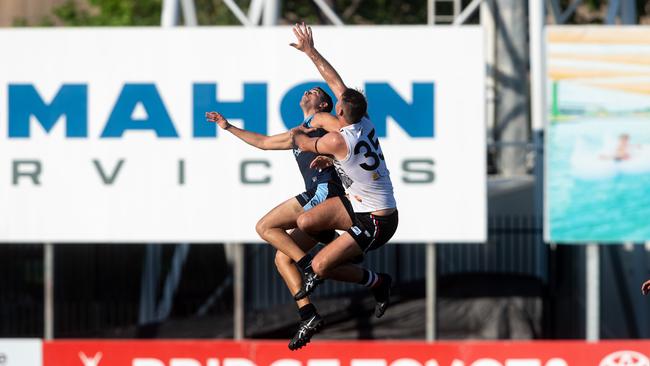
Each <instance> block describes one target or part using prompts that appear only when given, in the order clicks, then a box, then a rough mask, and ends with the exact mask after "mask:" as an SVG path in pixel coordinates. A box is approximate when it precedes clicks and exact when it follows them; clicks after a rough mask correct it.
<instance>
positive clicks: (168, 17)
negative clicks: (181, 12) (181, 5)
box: [160, 0, 178, 27]
mask: <svg viewBox="0 0 650 366" xmlns="http://www.w3.org/2000/svg"><path fill="white" fill-rule="evenodd" d="M176 24H178V0H163V7H162V13H161V15H160V25H161V26H163V27H173V26H175V25H176Z"/></svg>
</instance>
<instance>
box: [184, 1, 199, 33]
mask: <svg viewBox="0 0 650 366" xmlns="http://www.w3.org/2000/svg"><path fill="white" fill-rule="evenodd" d="M181 6H183V19H185V26H186V27H196V26H197V25H199V22H198V20H197V19H196V6H195V5H194V0H181Z"/></svg>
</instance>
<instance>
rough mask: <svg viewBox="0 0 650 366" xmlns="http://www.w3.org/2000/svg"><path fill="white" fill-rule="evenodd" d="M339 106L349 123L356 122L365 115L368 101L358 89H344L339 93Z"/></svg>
mask: <svg viewBox="0 0 650 366" xmlns="http://www.w3.org/2000/svg"><path fill="white" fill-rule="evenodd" d="M341 107H342V108H343V111H344V112H345V114H346V119H347V121H348V122H350V123H357V122H359V121H361V118H363V116H365V115H366V112H367V110H368V102H367V101H366V97H365V96H364V95H363V93H361V92H360V91H358V90H355V89H350V88H348V89H345V91H344V92H343V94H342V95H341Z"/></svg>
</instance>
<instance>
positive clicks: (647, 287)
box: [641, 280, 650, 295]
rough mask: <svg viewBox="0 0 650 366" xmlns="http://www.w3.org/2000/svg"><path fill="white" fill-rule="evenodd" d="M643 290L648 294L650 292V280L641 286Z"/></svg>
mask: <svg viewBox="0 0 650 366" xmlns="http://www.w3.org/2000/svg"><path fill="white" fill-rule="evenodd" d="M641 292H643V294H644V295H647V294H648V293H649V292H650V280H647V281H645V282H644V283H643V285H642V286H641Z"/></svg>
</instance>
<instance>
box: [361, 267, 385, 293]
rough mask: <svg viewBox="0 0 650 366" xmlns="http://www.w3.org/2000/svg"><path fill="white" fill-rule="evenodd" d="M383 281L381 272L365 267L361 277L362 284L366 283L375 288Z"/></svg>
mask: <svg viewBox="0 0 650 366" xmlns="http://www.w3.org/2000/svg"><path fill="white" fill-rule="evenodd" d="M381 283H382V277H381V274H378V273H375V272H373V271H371V270H368V269H365V268H363V278H361V281H359V284H360V285H364V286H366V287H370V288H375V287H378V286H380V285H381Z"/></svg>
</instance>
